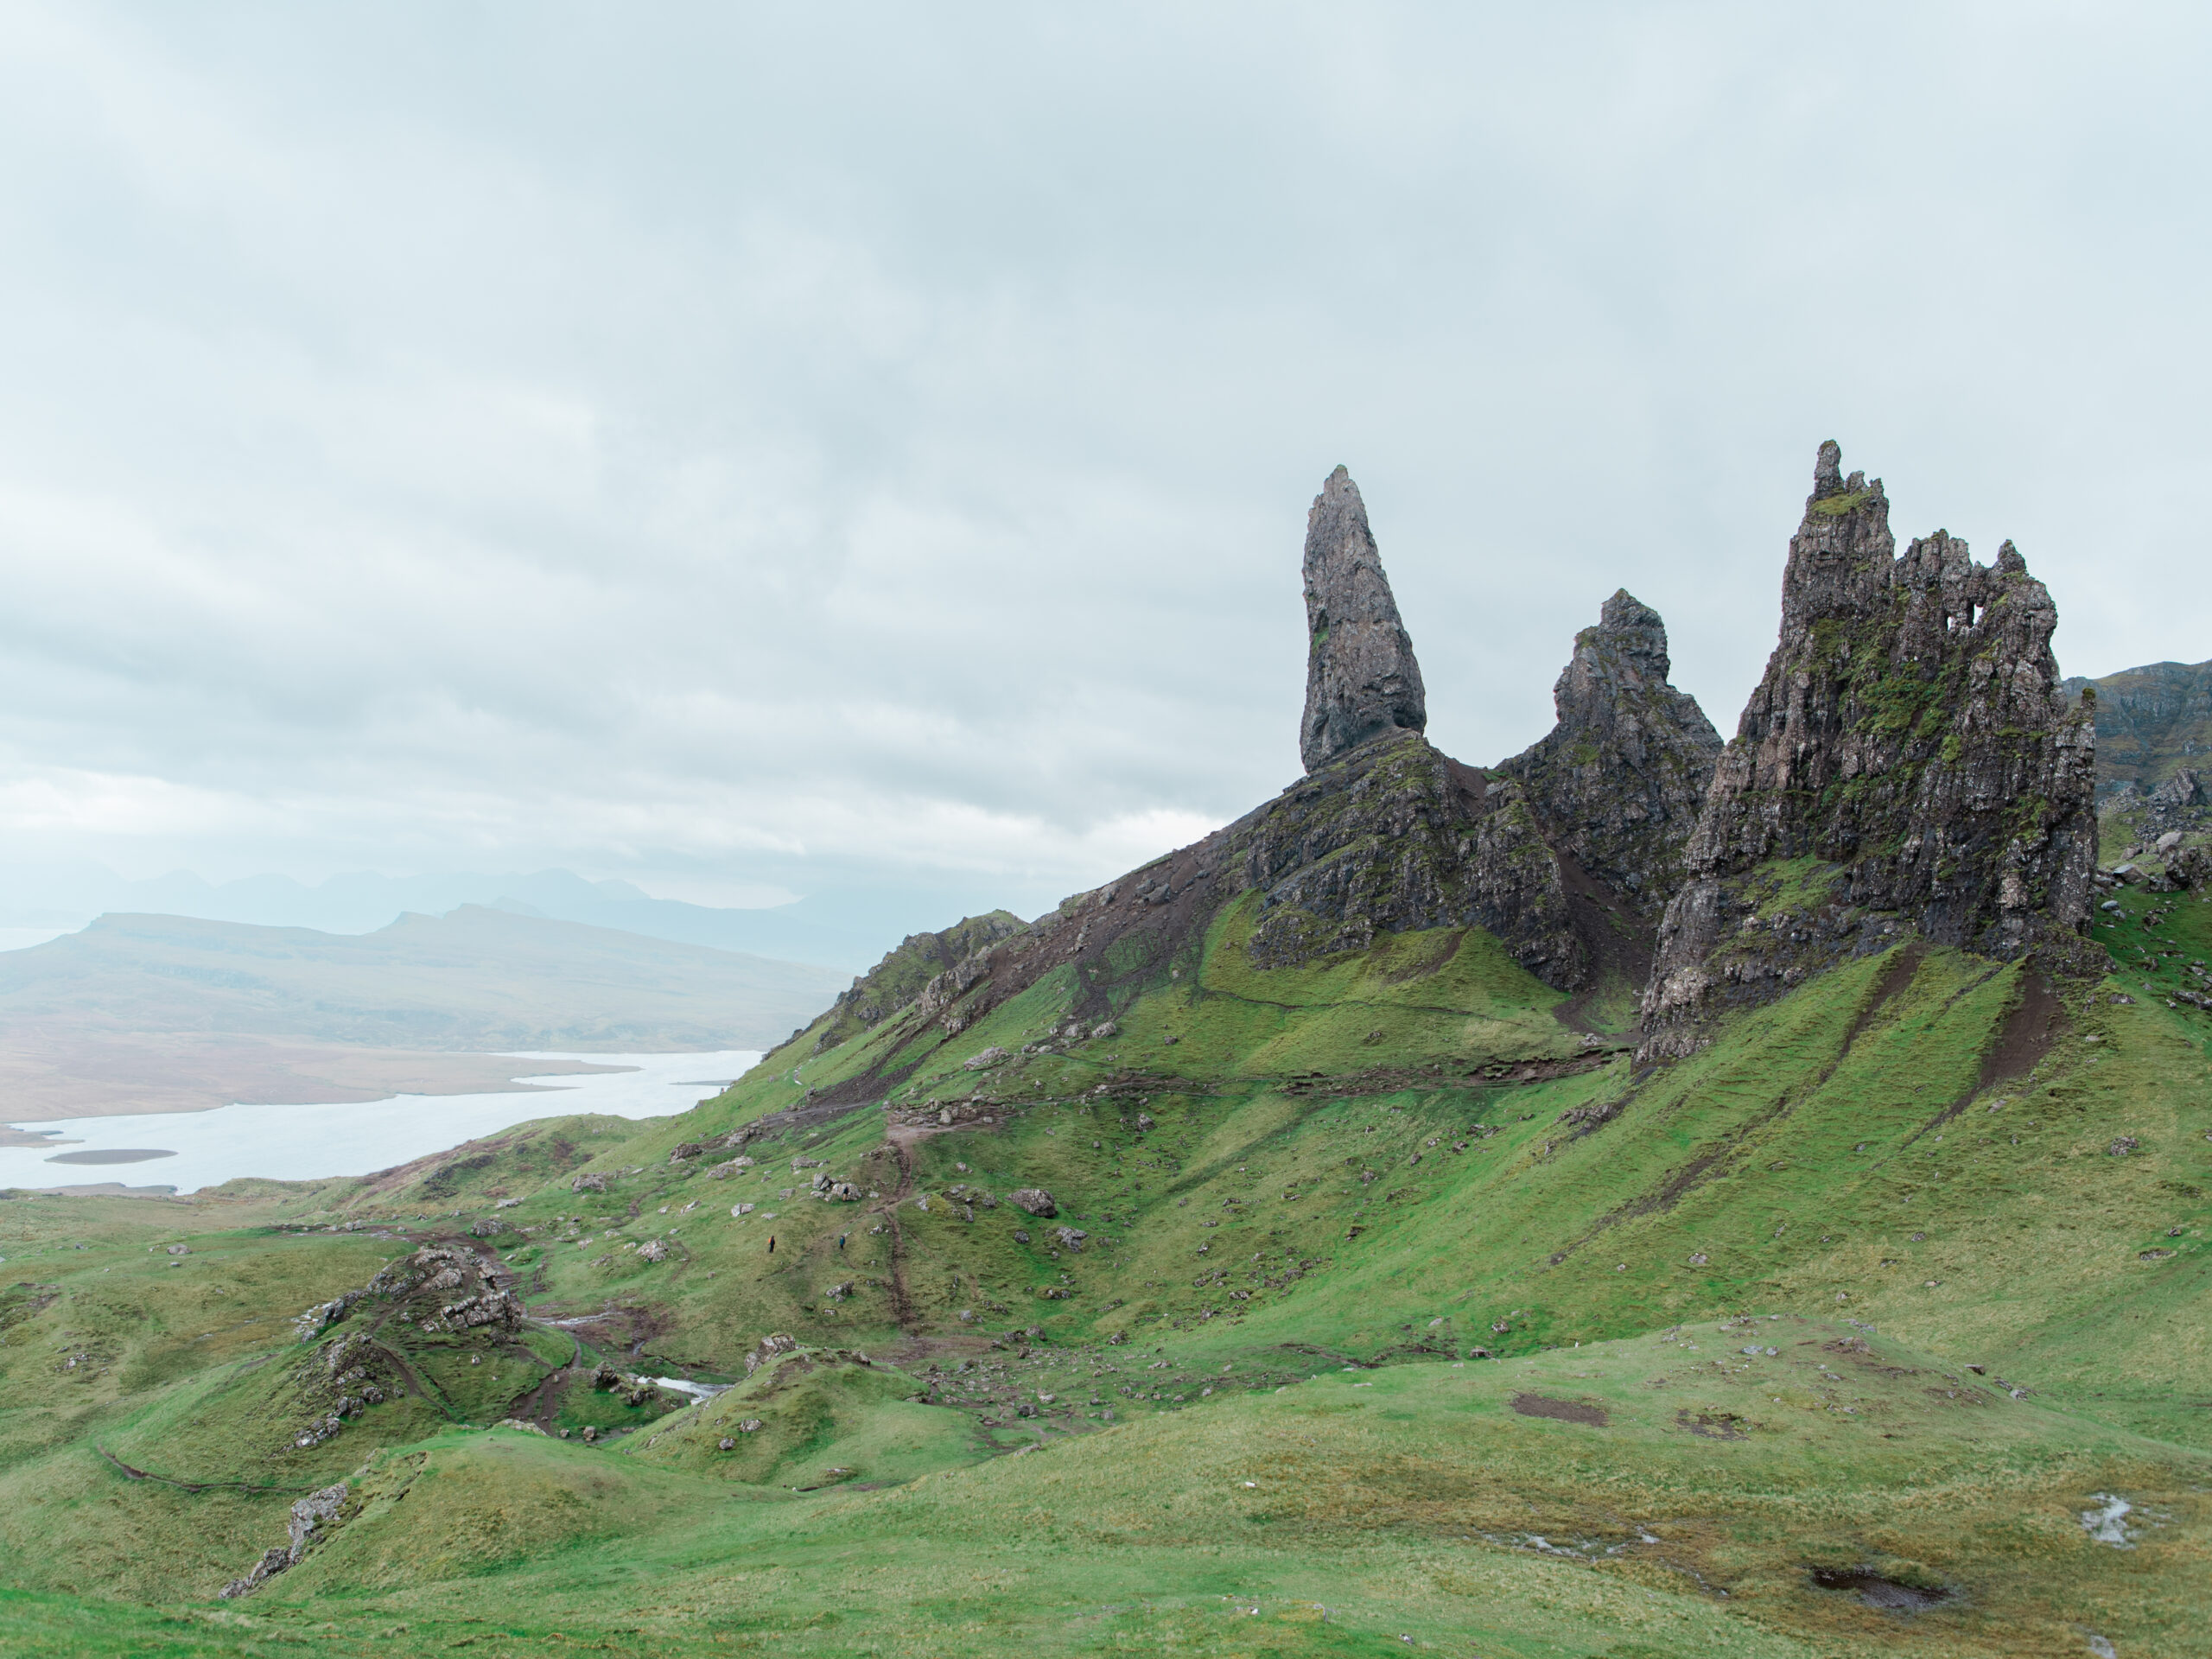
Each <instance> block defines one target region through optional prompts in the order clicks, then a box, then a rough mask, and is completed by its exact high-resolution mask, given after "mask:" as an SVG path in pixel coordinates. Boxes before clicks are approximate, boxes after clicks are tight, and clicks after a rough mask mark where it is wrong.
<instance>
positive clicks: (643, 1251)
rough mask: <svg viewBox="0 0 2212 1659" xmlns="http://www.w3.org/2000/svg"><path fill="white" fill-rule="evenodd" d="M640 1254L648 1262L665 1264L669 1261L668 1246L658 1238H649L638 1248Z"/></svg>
mask: <svg viewBox="0 0 2212 1659" xmlns="http://www.w3.org/2000/svg"><path fill="white" fill-rule="evenodd" d="M638 1254H639V1255H641V1256H643V1257H644V1258H645V1260H646V1261H648V1262H665V1261H667V1260H668V1246H667V1245H665V1244H664V1243H661V1242H660V1240H658V1239H657V1238H649V1239H647V1240H646V1241H645V1243H642V1244H640V1245H639V1246H638Z"/></svg>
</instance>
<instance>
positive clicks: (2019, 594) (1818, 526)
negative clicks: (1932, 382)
mask: <svg viewBox="0 0 2212 1659" xmlns="http://www.w3.org/2000/svg"><path fill="white" fill-rule="evenodd" d="M1840 462H1841V452H1840V449H1839V448H1837V446H1836V445H1835V444H1834V443H1833V442H1830V443H1825V444H1823V445H1821V451H1820V456H1819V460H1818V462H1817V465H1816V467H1815V475H1814V485H1813V493H1812V495H1811V496H1810V497H1809V498H1808V499H1807V501H1806V504H1805V516H1804V520H1803V523H1802V524H1801V525H1800V526H1799V528H1798V531H1797V534H1796V536H1795V537H1793V538H1792V539H1791V541H1790V543H1789V563H1788V565H1787V567H1786V568H1785V569H1784V572H1783V602H1782V631H1781V639H1780V643H1779V644H1778V645H1777V647H1776V649H1775V652H1774V654H1773V656H1772V657H1771V658H1770V659H1769V660H1768V664H1767V670H1766V674H1765V677H1764V678H1763V679H1762V680H1761V681H1760V683H1759V685H1758V689H1757V690H1754V691H1753V692H1752V694H1751V701H1750V702H1749V703H1748V704H1747V705H1746V706H1745V709H1744V714H1743V718H1742V720H1741V721H1739V722H1738V728H1737V734H1736V736H1735V738H1734V739H1733V740H1732V741H1731V742H1730V743H1729V744H1728V746H1727V747H1726V750H1725V751H1724V752H1723V753H1722V755H1721V757H1720V760H1719V766H1717V768H1716V770H1715V772H1714V775H1713V783H1712V785H1711V788H1710V790H1709V791H1708V793H1707V798H1706V803H1705V806H1704V809H1703V810H1702V812H1701V813H1700V817H1699V821H1698V826H1697V829H1696V832H1695V833H1694V835H1693V836H1692V837H1691V839H1690V842H1689V846H1688V853H1687V856H1686V862H1687V864H1688V874H1689V877H1690V880H1689V883H1688V886H1687V887H1684V889H1683V890H1682V891H1681V893H1679V894H1677V895H1676V897H1675V899H1674V900H1673V901H1672V902H1671V903H1670V904H1669V906H1668V909H1667V912H1666V916H1665V918H1664V920H1663V921H1662V924H1661V926H1660V933H1659V951H1658V957H1657V959H1656V962H1655V963H1654V964H1653V969H1652V977H1651V981H1650V983H1649V988H1648V989H1647V991H1646V993H1645V997H1644V1004H1643V1018H1644V1028H1645V1040H1644V1048H1643V1052H1644V1053H1645V1054H1646V1055H1647V1056H1663V1055H1668V1054H1679V1053H1683V1052H1688V1049H1689V1048H1691V1047H1694V1046H1695V1044H1696V1041H1697V1037H1696V1026H1697V1023H1698V1021H1699V1020H1700V1019H1702V1018H1703V1017H1704V1016H1705V1015H1706V1014H1708V1013H1710V1012H1712V1011H1713V1010H1714V1009H1715V1008H1716V1007H1720V1006H1726V1005H1728V1004H1730V1003H1735V1002H1743V1001H1759V1000H1763V999H1764V998H1765V997H1768V996H1771V995H1777V994H1778V993H1779V992H1780V991H1781V990H1783V989H1785V988H1788V986H1789V985H1790V984H1793V983H1796V982H1797V980H1799V979H1801V978H1802V977H1803V976H1804V974H1805V973H1806V972H1808V971H1809V970H1810V969H1812V968H1813V967H1815V966H1818V965H1819V964H1820V963H1821V962H1823V961H1825V960H1827V959H1828V958H1829V957H1834V956H1835V955H1837V954H1839V953H1845V952H1848V951H1851V950H1862V949H1872V948H1876V947H1877V946H1878V945H1879V944H1883V943H1885V942H1886V941H1887V939H1888V938H1891V937H1893V936H1894V935H1895V933H1896V932H1897V931H1898V930H1900V929H1902V928H1910V929H1913V930H1916V931H1918V932H1919V933H1920V934H1922V935H1923V936H1924V937H1926V938H1930V939H1933V940H1935V941H1936V942H1938V943H1941V944H1957V945H1965V946H1968V947H1971V948H1972V949H1974V950H1980V951H1983V952H1986V953H1987V954H1990V955H1993V956H2000V957H2001V956H2013V955H2018V954H2019V953H2021V952H2023V951H2024V950H2029V949H2031V948H2032V947H2035V946H2036V945H2037V944H2052V945H2054V946H2055V947H2056V948H2057V949H2059V950H2062V951H2063V950H2070V949H2071V943H2070V942H2071V940H2072V939H2073V938H2075V937H2077V936H2078V935H2079V934H2080V933H2081V932H2082V931H2084V930H2085V929H2086V927H2087V925H2088V895H2089V881H2090V875H2091V872H2092V870H2093V868H2094V859H2095V849H2096V824H2095V819H2094V807H2093V793H2094V765H2095V741H2096V737H2095V730H2094V724H2093V721H2094V698H2089V699H2086V700H2085V701H2084V702H2082V703H2081V704H2079V705H2070V704H2069V701H2068V699H2067V697H2066V696H2065V694H2064V693H2063V690H2061V689H2060V686H2059V680H2058V669H2057V664H2056V660H2055V659H2054V658H2053V657H2052V655H2051V650H2050V637H2051V632H2052V630H2053V628H2054V627H2055V626H2056V624H2057V620H2058V616H2057V610H2056V607H2055V606H2053V604H2052V603H2051V599H2050V594H2049V593H2048V592H2047V591H2046V590H2045V589H2044V585H2043V584H2042V583H2041V582H2037V581H2036V580H2035V579H2034V578H2033V577H2032V576H2031V575H2029V574H2028V569H2027V565H2026V563H2025V562H2024V560H2023V559H2022V558H2021V557H2020V555H2019V554H2018V552H2017V551H2016V550H2014V548H2013V546H2012V543H2010V542H2007V543H2005V544H2004V546H2003V547H2002V548H2000V549H1999V551H1998V555H1997V560H1996V563H1994V564H1990V565H1981V564H1976V563H1974V561H1973V560H1972V559H1971V558H1969V557H1968V556H1967V547H1966V543H1963V542H1961V541H1958V540H1955V538H1953V537H1951V536H1949V535H1948V534H1947V533H1946V532H1944V531H1936V533H1935V534H1934V535H1933V536H1929V537H1923V538H1922V539H1920V540H1917V541H1915V542H1914V543H1912V544H1911V545H1910V547H1909V548H1908V549H1906V550H1905V552H1904V556H1902V557H1900V556H1897V552H1896V541H1895V538H1894V537H1892V536H1891V533H1890V527H1889V502H1888V499H1887V498H1886V497H1885V495H1884V493H1883V490H1882V485H1881V481H1880V480H1874V481H1873V482H1872V483H1869V482H1868V481H1867V480H1866V478H1865V477H1864V476H1863V475H1862V474H1858V473H1853V474H1851V475H1850V477H1848V478H1845V477H1844V476H1843V475H1842V469H1841V465H1840ZM1779 861H1812V863H1811V864H1810V865H1809V866H1808V865H1799V866H1796V867H1795V868H1793V869H1792V870H1791V871H1790V872H1789V873H1788V874H1787V877H1786V879H1783V877H1781V876H1778V875H1777V874H1776V867H1777V863H1778V862H1779ZM1762 871H1764V872H1765V878H1764V880H1765V885H1764V887H1760V886H1758V884H1757V883H1756V882H1755V881H1754V880H1752V878H1754V877H1755V876H1757V875H1758V874H1759V873H1760V872H1762ZM1808 884H1809V885H1808ZM1761 893H1765V894H1766V895H1767V897H1766V899H1764V900H1763V899H1761V897H1760V896H1759V895H1760V894H1761ZM1784 893H1786V894H1787V896H1786V897H1783V896H1780V895H1783V894H1784ZM1777 903H1778V904H1781V905H1783V906H1784V907H1785V908H1786V909H1788V911H1789V919H1788V921H1787V923H1786V924H1785V925H1782V927H1781V931H1779V932H1777V925H1776V924H1777V918H1775V917H1773V916H1771V915H1770V916H1769V917H1768V918H1765V919H1764V921H1762V919H1761V918H1760V917H1759V916H1758V913H1757V912H1758V910H1759V909H1760V908H1761V907H1762V906H1763V905H1764V907H1767V908H1769V909H1771V908H1772V906H1773V905H1775V904H1777Z"/></svg>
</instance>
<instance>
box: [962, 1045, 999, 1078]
mask: <svg viewBox="0 0 2212 1659" xmlns="http://www.w3.org/2000/svg"><path fill="white" fill-rule="evenodd" d="M1005 1058H1007V1052H1006V1050H1004V1049H1003V1048H1001V1047H1000V1046H998V1045H997V1044H995V1043H994V1044H993V1045H992V1046H990V1047H988V1048H987V1049H985V1050H984V1051H983V1052H982V1053H980V1054H970V1055H969V1057H968V1058H966V1059H964V1060H963V1061H961V1062H960V1064H961V1066H962V1068H963V1070H966V1071H989V1070H990V1069H991V1068H992V1067H993V1066H995V1065H997V1064H998V1063H999V1062H1000V1061H1001V1060H1003V1059H1005Z"/></svg>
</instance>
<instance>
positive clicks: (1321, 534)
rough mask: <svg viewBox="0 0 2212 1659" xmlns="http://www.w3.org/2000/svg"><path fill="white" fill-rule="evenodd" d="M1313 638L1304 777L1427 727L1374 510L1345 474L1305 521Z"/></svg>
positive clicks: (1325, 489)
mask: <svg viewBox="0 0 2212 1659" xmlns="http://www.w3.org/2000/svg"><path fill="white" fill-rule="evenodd" d="M1306 639H1307V642H1308V643H1307V651H1306V717H1305V719H1304V720H1303V721H1301V722H1300V726H1299V728H1298V753H1299V756H1300V759H1301V760H1304V762H1305V763H1306V771H1308V772H1317V771H1319V769H1320V768H1321V767H1323V766H1326V765H1328V763H1329V762H1330V761H1332V760H1335V759H1336V758H1337V757H1338V755H1340V754H1342V753H1344V752H1345V751H1346V750H1348V749H1351V748H1355V747H1357V746H1358V745H1360V744H1362V743H1364V742H1365V741H1367V740H1368V739H1370V738H1371V737H1376V736H1379V735H1381V734H1383V733H1384V732H1388V731H1390V730H1393V729H1399V730H1404V731H1409V732H1418V731H1421V729H1423V728H1425V727H1427V724H1428V707H1427V699H1426V696H1425V695H1424V693H1423V691H1422V689H1421V664H1418V663H1416V662H1415V661H1414V645H1413V641H1412V640H1411V639H1408V638H1407V637H1406V627H1405V624H1404V623H1403V622H1402V621H1401V620H1399V617H1398V604H1397V601H1395V599H1393V598H1392V597H1391V596H1390V579H1389V577H1388V576H1386V575H1383V560H1382V556H1381V555H1379V554H1378V553H1377V552H1376V550H1375V537H1374V534H1373V532H1372V531H1370V530H1369V529H1368V527H1367V504H1366V503H1365V502H1363V501H1362V500H1361V499H1359V486H1358V485H1357V484H1355V483H1353V482H1352V481H1351V474H1350V473H1348V472H1346V471H1345V470H1344V468H1343V467H1338V468H1337V470H1336V471H1335V472H1333V473H1331V474H1329V478H1328V481H1327V482H1326V483H1325V484H1323V485H1322V486H1321V493H1320V494H1319V495H1317V496H1315V497H1314V498H1313V511H1312V512H1309V513H1308V514H1307V515H1306Z"/></svg>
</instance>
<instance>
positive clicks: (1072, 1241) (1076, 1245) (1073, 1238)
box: [1052, 1227, 1090, 1250]
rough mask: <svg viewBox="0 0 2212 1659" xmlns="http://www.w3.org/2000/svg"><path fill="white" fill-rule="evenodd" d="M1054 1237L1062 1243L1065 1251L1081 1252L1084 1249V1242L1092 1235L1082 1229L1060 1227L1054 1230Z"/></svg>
mask: <svg viewBox="0 0 2212 1659" xmlns="http://www.w3.org/2000/svg"><path fill="white" fill-rule="evenodd" d="M1052 1236H1053V1237H1055V1238H1057V1239H1058V1240H1059V1241H1060V1244H1061V1247H1062V1248H1063V1249H1070V1250H1080V1249H1082V1248H1083V1241H1084V1239H1086V1238H1089V1237H1090V1234H1089V1233H1086V1232H1084V1230H1083V1229H1082V1228H1080V1227H1059V1228H1056V1229H1054V1230H1053V1233H1052Z"/></svg>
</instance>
